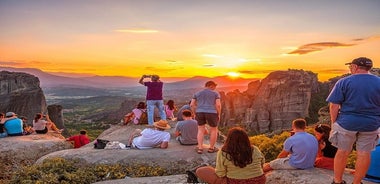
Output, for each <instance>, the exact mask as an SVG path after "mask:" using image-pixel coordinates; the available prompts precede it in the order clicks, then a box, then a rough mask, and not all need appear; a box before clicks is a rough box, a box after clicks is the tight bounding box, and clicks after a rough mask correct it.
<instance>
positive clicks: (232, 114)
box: [221, 70, 318, 134]
mask: <svg viewBox="0 0 380 184" xmlns="http://www.w3.org/2000/svg"><path fill="white" fill-rule="evenodd" d="M316 92H318V79H317V74H315V73H312V72H309V71H303V70H288V71H275V72H272V73H270V74H269V75H268V76H267V77H266V78H264V79H263V80H261V81H255V82H251V83H250V84H249V85H248V89H247V91H245V92H239V91H238V90H235V91H233V92H229V93H227V94H226V95H224V94H223V93H222V94H221V100H222V103H223V104H222V105H223V106H222V115H221V124H222V125H232V124H235V123H236V124H244V125H246V127H247V128H248V129H249V131H252V132H256V133H257V134H262V133H267V132H278V131H281V130H284V129H290V128H291V122H292V121H293V120H294V119H296V118H300V117H302V118H305V117H308V116H309V112H308V109H309V105H310V99H311V95H312V94H313V93H316Z"/></svg>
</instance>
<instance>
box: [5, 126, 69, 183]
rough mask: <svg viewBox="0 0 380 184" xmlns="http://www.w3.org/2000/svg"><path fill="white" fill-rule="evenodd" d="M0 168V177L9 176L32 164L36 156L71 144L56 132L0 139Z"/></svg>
mask: <svg viewBox="0 0 380 184" xmlns="http://www.w3.org/2000/svg"><path fill="white" fill-rule="evenodd" d="M0 142H1V146H0V160H1V162H0V170H1V171H2V173H1V176H2V177H0V183H1V180H2V179H6V178H9V176H10V173H11V172H12V171H16V170H17V169H19V168H21V167H22V166H25V165H30V164H33V163H34V162H35V161H36V160H37V159H38V158H40V157H42V156H43V155H46V154H48V153H52V152H55V151H59V150H63V149H69V148H72V147H73V146H72V145H71V144H70V143H69V142H67V141H66V140H65V139H64V137H62V135H60V134H57V133H53V132H52V133H50V132H49V133H47V134H32V135H27V136H16V137H5V138H1V139H0Z"/></svg>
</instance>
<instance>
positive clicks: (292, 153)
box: [264, 118, 318, 172]
mask: <svg viewBox="0 0 380 184" xmlns="http://www.w3.org/2000/svg"><path fill="white" fill-rule="evenodd" d="M305 128H306V121H305V120H304V119H301V118H300V119H295V120H294V121H293V122H292V129H293V131H294V132H295V133H294V135H292V136H290V137H289V138H287V139H286V140H285V142H284V148H283V150H282V151H281V153H280V154H279V155H278V156H277V159H275V160H272V161H271V162H269V163H266V164H265V165H264V172H268V171H271V170H273V169H275V170H279V169H308V168H313V167H314V162H315V159H316V157H317V153H318V141H317V139H316V138H315V137H314V136H313V135H311V134H309V133H307V132H305Z"/></svg>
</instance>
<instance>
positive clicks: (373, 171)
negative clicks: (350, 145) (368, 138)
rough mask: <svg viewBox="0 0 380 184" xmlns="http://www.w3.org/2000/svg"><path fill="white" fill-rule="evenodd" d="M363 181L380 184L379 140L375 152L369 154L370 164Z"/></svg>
mask: <svg viewBox="0 0 380 184" xmlns="http://www.w3.org/2000/svg"><path fill="white" fill-rule="evenodd" d="M379 137H380V134H379ZM363 180H366V181H372V182H375V183H380V139H379V142H377V145H376V148H375V150H373V151H372V152H371V163H370V164H369V168H368V171H367V174H366V175H365V177H364V179H363Z"/></svg>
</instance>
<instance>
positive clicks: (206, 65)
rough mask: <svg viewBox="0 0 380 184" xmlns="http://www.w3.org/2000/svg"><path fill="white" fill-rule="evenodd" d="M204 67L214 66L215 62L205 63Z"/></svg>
mask: <svg viewBox="0 0 380 184" xmlns="http://www.w3.org/2000/svg"><path fill="white" fill-rule="evenodd" d="M203 66H204V67H214V66H215V65H214V64H203Z"/></svg>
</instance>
